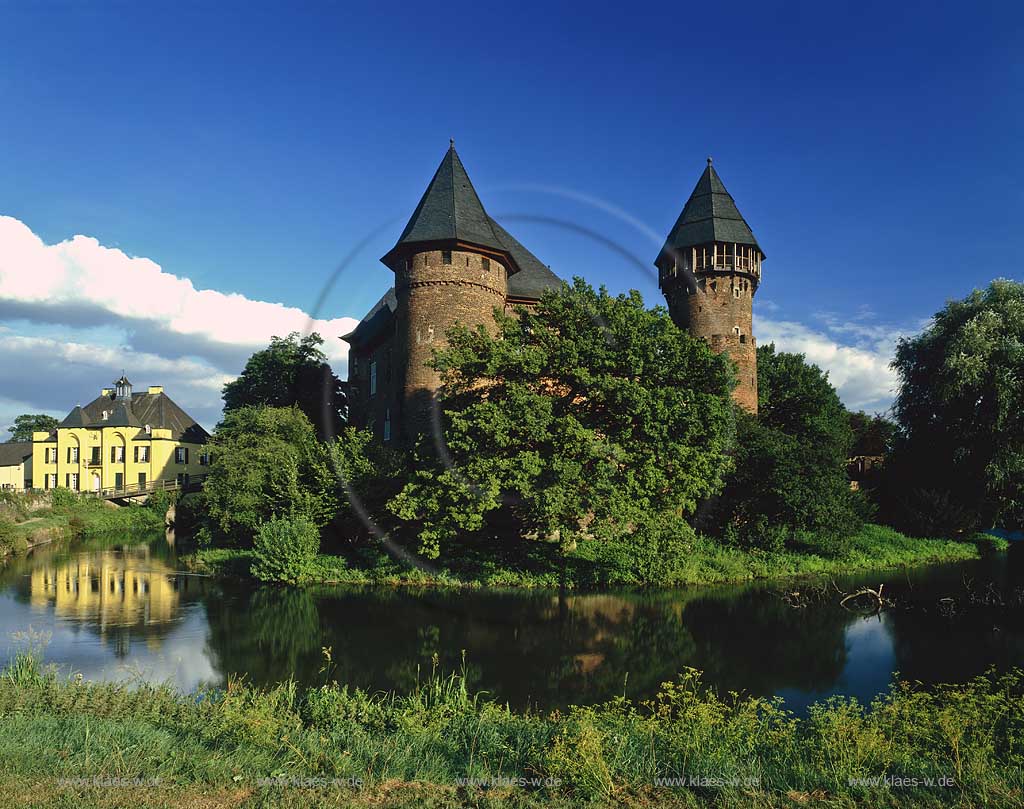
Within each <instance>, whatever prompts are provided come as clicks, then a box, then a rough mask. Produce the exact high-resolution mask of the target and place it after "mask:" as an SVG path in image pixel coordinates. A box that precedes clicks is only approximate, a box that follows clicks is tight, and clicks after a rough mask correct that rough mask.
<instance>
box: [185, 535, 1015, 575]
mask: <svg viewBox="0 0 1024 809" xmlns="http://www.w3.org/2000/svg"><path fill="white" fill-rule="evenodd" d="M1005 548H1006V543H1005V541H1003V540H997V539H994V538H991V537H990V538H987V540H986V541H985V542H984V543H983V544H982V545H981V546H979V544H976V543H974V542H953V541H946V540H934V539H915V538H912V537H907V536H904V535H902V534H900V533H898V532H896V531H894V530H892V529H891V528H885V527H882V526H878V525H866V526H864V528H863V529H862V530H861V531H859V532H858V533H857V534H855V535H854V536H853V537H850V538H849V539H847V540H845V541H844V542H842V543H841V544H837V545H832V544H830V543H826V542H822V541H819V540H817V539H816V538H815V537H813V536H805V537H802V538H801V540H800V541H799V543H798V544H797V545H796V547H794V548H793V549H792V550H787V551H782V552H758V551H750V550H743V549H740V548H734V547H727V546H723V545H721V544H719V543H717V542H714V541H712V540H710V539H707V538H704V537H697V538H696V539H694V540H692V541H691V542H689V543H687V544H686V545H685V547H681V548H679V549H677V551H676V553H675V556H676V557H677V558H674V559H673V561H672V564H671V565H669V566H665V567H663V568H661V569H659V571H658V575H657V577H656V579H655V580H654V581H653V582H649V581H646V580H644V578H643V576H642V574H641V573H640V572H638V571H636V570H635V569H631V568H630V567H629V566H628V564H627V565H623V564H622V563H621V561H620V560H621V559H623V558H625V559H627V560H629V559H630V558H631V555H630V549H629V547H628V546H626V545H616V544H614V543H607V544H604V545H600V544H599V543H589V544H588V545H581V546H580V548H579V550H578V551H577V552H576V553H575V554H574V555H572V556H570V557H569V558H568V559H566V560H565V581H566V585H567V586H568V587H570V588H574V589H587V588H599V587H608V586H642V585H645V584H649V583H653V584H655V585H657V586H662V587H671V586H681V585H687V584H717V583H733V582H744V581H750V580H753V579H770V578H788V577H796V576H808V575H838V574H843V573H850V572H855V571H861V570H875V569H887V568H898V567H906V566H911V565H922V564H929V563H934V562H954V561H961V560H965V559H975V558H977V557H978V556H979V555H980V553H982V552H983V551H984V550H987V549H995V550H1005ZM252 559H253V557H252V554H251V552H249V551H241V550H230V549H220V548H218V549H207V550H200V551H196V552H194V553H192V554H190V555H188V556H186V557H184V562H185V563H186V564H187V565H189V566H190V567H191V568H192V569H194V570H196V571H199V572H206V573H212V574H215V575H222V576H242V577H244V576H248V575H249V567H250V565H251V563H252ZM561 565H562V562H561V559H560V558H559V556H558V553H557V548H555V547H554V546H552V545H546V544H544V543H538V542H520V543H518V545H516V546H511V547H510V546H503V545H493V546H492V545H484V546H481V545H471V544H464V545H461V546H459V547H456V548H453V549H452V550H451V551H450V552H449V553H448V554H446V555H445V556H443V557H442V558H441V559H439V560H438V561H437V563H436V564H435V565H431V566H429V567H428V568H417V567H414V566H412V565H410V564H407V563H405V562H403V561H401V560H400V559H396V558H395V557H394V556H393V555H391V554H388V553H386V552H385V548H383V547H382V546H377V547H374V548H361V549H359V550H356V551H352V552H351V553H349V554H347V555H325V554H322V555H320V556H319V557H318V558H317V560H316V562H315V564H314V565H313V566H312V568H311V569H310V572H309V574H308V576H307V580H308V581H309V582H311V583H312V582H316V583H345V584H384V585H403V584H414V585H434V586H442V587H532V588H557V587H558V586H559V577H560V572H561Z"/></svg>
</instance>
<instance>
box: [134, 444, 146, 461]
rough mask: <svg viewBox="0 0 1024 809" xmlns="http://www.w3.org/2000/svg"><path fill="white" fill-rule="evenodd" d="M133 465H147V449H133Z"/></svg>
mask: <svg viewBox="0 0 1024 809" xmlns="http://www.w3.org/2000/svg"><path fill="white" fill-rule="evenodd" d="M135 463H149V447H136V448H135Z"/></svg>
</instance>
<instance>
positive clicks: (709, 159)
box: [708, 155, 711, 168]
mask: <svg viewBox="0 0 1024 809" xmlns="http://www.w3.org/2000/svg"><path fill="white" fill-rule="evenodd" d="M708 168H711V155H708Z"/></svg>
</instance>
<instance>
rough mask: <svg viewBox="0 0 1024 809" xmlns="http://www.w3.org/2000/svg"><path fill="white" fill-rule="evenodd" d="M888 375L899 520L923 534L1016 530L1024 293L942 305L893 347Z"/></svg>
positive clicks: (1022, 440) (1022, 496) (1021, 501)
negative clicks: (894, 385) (892, 386)
mask: <svg viewBox="0 0 1024 809" xmlns="http://www.w3.org/2000/svg"><path fill="white" fill-rule="evenodd" d="M893 368H895V369H896V371H897V372H898V373H899V377H900V387H899V393H898V395H897V397H896V403H895V405H894V408H893V410H894V413H895V416H896V420H897V422H898V424H899V426H900V435H899V437H898V440H897V442H896V447H895V450H894V453H893V462H892V464H891V466H890V474H889V484H890V485H889V491H890V494H891V495H893V499H894V500H895V501H897V502H898V503H900V504H901V505H902V506H903V508H902V509H901V511H902V517H903V518H904V519H905V520H909V522H910V523H913V522H915V521H917V522H919V526H918V527H919V529H920V530H924V531H926V532H928V533H934V532H939V531H956V530H969V529H971V528H976V527H988V526H992V525H994V524H995V525H1005V526H1017V525H1021V524H1022V523H1024V284H1019V283H1015V282H1013V281H1003V280H999V281H993V282H992V283H991V284H990V285H989V287H988V288H987V289H985V290H983V291H981V290H975V291H974V292H972V293H971V294H970V295H968V296H967V297H966V298H965V299H963V300H960V301H951V302H950V303H948V304H947V305H946V306H945V307H944V308H943V309H942V310H941V311H939V312H938V313H937V314H936V315H935V317H934V319H933V320H932V323H931V325H930V326H929V327H928V328H927V329H925V330H924V331H923V332H922V333H921V334H919V335H918V336H916V337H913V338H905V339H903V340H901V341H900V342H899V344H898V346H897V349H896V359H895V360H894V361H893ZM899 510H900V509H898V511H899ZM898 516H899V515H898ZM908 527H915V526H913V525H912V524H911V525H908Z"/></svg>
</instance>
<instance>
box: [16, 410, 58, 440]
mask: <svg viewBox="0 0 1024 809" xmlns="http://www.w3.org/2000/svg"><path fill="white" fill-rule="evenodd" d="M58 423H59V422H58V421H57V419H55V418H54V417H53V416H47V415H46V414H45V413H23V414H22V415H20V416H18V417H17V418H15V419H14V424H12V425H11V426H10V427H8V428H7V429H8V430H9V431H10V433H11V437H10V441H31V440H32V433H34V432H36V431H37V430H38V431H39V432H42V431H44V430H45V431H46V432H49V431H50V430H53V429H56V427H57V424H58Z"/></svg>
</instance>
